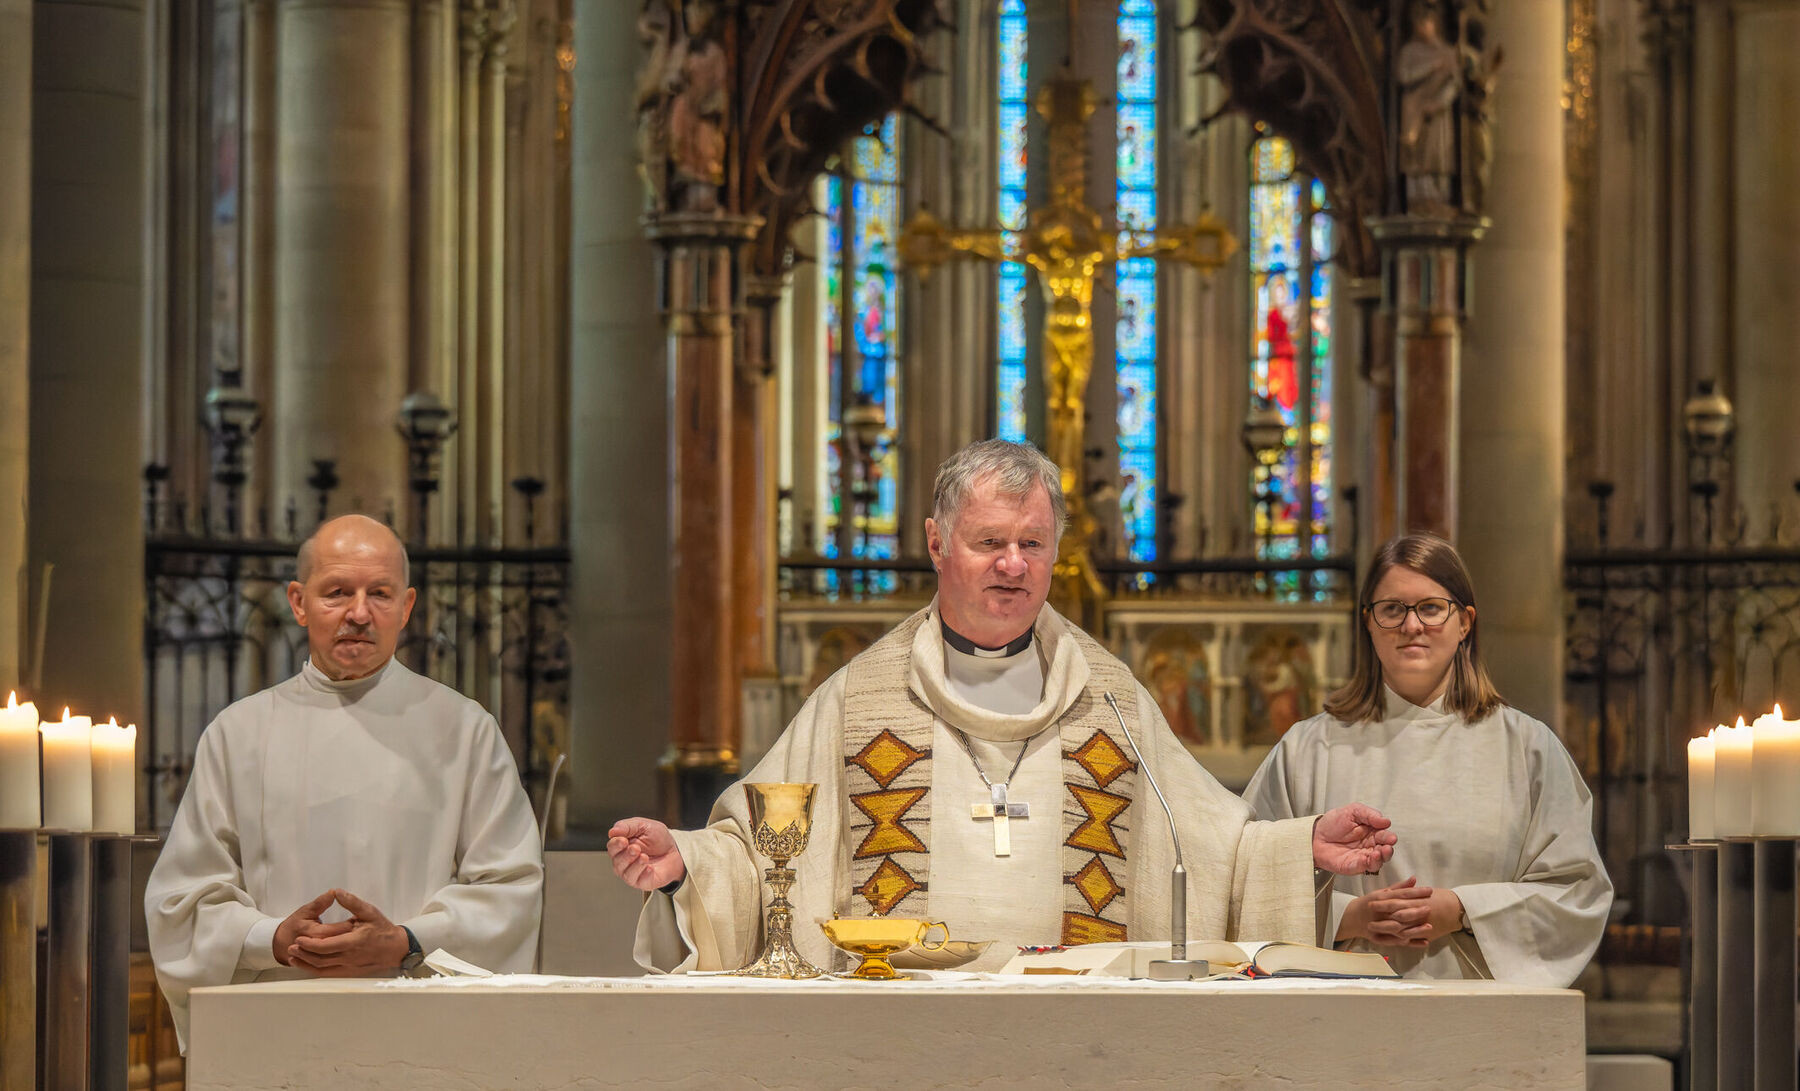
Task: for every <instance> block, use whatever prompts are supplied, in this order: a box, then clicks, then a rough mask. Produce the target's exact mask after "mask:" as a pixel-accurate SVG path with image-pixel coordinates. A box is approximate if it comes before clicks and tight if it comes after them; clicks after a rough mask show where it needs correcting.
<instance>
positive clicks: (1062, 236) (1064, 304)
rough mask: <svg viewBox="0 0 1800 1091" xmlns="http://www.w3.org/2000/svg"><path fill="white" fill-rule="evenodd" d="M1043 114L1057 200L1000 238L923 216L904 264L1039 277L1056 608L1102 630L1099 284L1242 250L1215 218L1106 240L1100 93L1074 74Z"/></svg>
mask: <svg viewBox="0 0 1800 1091" xmlns="http://www.w3.org/2000/svg"><path fill="white" fill-rule="evenodd" d="M1036 108H1037V111H1038V113H1039V114H1040V115H1041V116H1042V117H1043V118H1044V120H1045V121H1046V122H1047V132H1048V146H1049V167H1050V169H1049V172H1048V173H1049V179H1050V200H1049V201H1048V203H1045V204H1042V205H1039V206H1037V207H1035V208H1033V209H1031V210H1030V211H1029V212H1028V213H1027V216H1026V222H1025V229H1024V230H1023V231H1019V232H1002V231H996V230H992V229H983V228H962V227H952V226H947V225H945V224H944V223H943V222H942V221H940V220H938V219H937V218H936V217H934V216H933V215H932V214H931V213H930V211H928V210H926V209H923V208H921V209H920V210H919V212H918V213H917V214H916V215H915V216H914V217H913V218H912V219H911V220H910V221H909V222H908V223H907V224H906V225H905V227H903V228H902V229H901V234H900V243H899V251H900V258H901V261H902V262H903V263H905V264H906V265H908V266H910V267H912V268H914V269H916V270H918V272H919V275H920V277H921V279H924V278H927V277H929V275H930V273H931V270H932V269H934V268H935V267H937V266H938V265H940V264H942V263H944V262H946V261H950V260H953V259H955V258H956V257H958V256H960V255H968V256H970V257H974V258H980V259H982V260H985V261H992V262H1019V263H1022V264H1024V265H1028V266H1030V267H1031V268H1032V270H1033V271H1034V272H1035V273H1036V274H1037V282H1038V289H1039V290H1040V291H1041V292H1042V293H1043V296H1044V332H1043V340H1042V344H1043V367H1044V403H1045V410H1046V413H1045V417H1046V431H1047V433H1048V434H1047V436H1046V442H1045V445H1044V446H1045V453H1046V454H1048V455H1049V456H1050V458H1051V460H1052V461H1054V462H1055V463H1056V465H1057V467H1058V468H1059V469H1060V470H1061V471H1062V486H1063V494H1064V496H1066V497H1067V498H1068V506H1069V524H1070V529H1071V531H1072V532H1073V533H1070V534H1068V535H1066V536H1065V537H1064V538H1063V542H1062V546H1061V549H1060V552H1059V554H1058V557H1057V562H1056V574H1055V583H1056V592H1055V594H1054V595H1053V596H1052V598H1053V601H1055V602H1056V603H1057V605H1058V606H1059V607H1060V608H1062V609H1064V610H1066V611H1069V612H1070V613H1071V614H1072V615H1074V616H1076V617H1078V618H1079V619H1081V620H1082V621H1083V622H1084V623H1085V624H1089V625H1093V624H1096V623H1097V622H1098V605H1099V603H1100V600H1101V599H1102V598H1103V597H1104V594H1105V592H1104V589H1103V588H1102V587H1101V585H1100V581H1099V577H1098V576H1097V575H1096V574H1095V572H1094V567H1093V561H1092V557H1091V549H1092V545H1093V542H1094V535H1095V531H1096V525H1095V522H1094V519H1093V517H1092V516H1091V515H1090V514H1089V513H1088V510H1087V504H1086V502H1085V499H1084V491H1083V489H1082V487H1081V486H1082V481H1081V467H1082V456H1081V451H1082V440H1083V433H1084V430H1085V422H1084V420H1083V417H1084V409H1085V407H1086V403H1087V388H1088V380H1089V379H1090V378H1091V377H1092V375H1093V370H1094V320H1093V304H1094V281H1095V278H1096V276H1097V275H1098V274H1099V272H1100V270H1101V269H1103V268H1106V267H1108V266H1111V265H1113V264H1114V263H1116V262H1119V261H1122V260H1124V259H1126V258H1136V257H1164V258H1167V259H1169V260H1171V261H1177V262H1181V263H1183V264H1186V265H1191V266H1193V267H1195V268H1198V269H1201V270H1203V271H1207V272H1210V271H1211V270H1213V269H1216V268H1217V267H1218V266H1220V265H1222V264H1224V262H1225V260H1226V259H1227V258H1229V257H1230V256H1231V254H1232V252H1233V251H1234V250H1236V248H1237V241H1236V240H1235V239H1233V238H1232V237H1231V233H1230V232H1229V231H1228V230H1227V229H1226V228H1225V225H1224V224H1223V223H1221V222H1219V221H1218V220H1217V219H1216V218H1215V217H1213V216H1211V215H1210V214H1207V215H1204V216H1202V217H1201V218H1200V219H1199V220H1197V221H1195V222H1194V223H1190V224H1180V225H1176V226H1173V227H1170V228H1165V229H1162V230H1159V231H1157V232H1154V233H1139V232H1136V231H1130V232H1128V233H1127V234H1126V237H1124V238H1121V233H1120V232H1119V231H1116V230H1115V231H1111V232H1108V231H1107V230H1106V229H1105V228H1104V226H1103V224H1102V221H1101V218H1100V213H1099V212H1098V211H1096V210H1095V209H1093V208H1092V207H1090V206H1089V204H1088V202H1087V162H1088V160H1087V155H1088V150H1087V123H1088V120H1089V119H1090V118H1091V117H1093V114H1094V108H1095V99H1094V88H1093V84H1091V83H1090V82H1088V81H1087V80H1081V79H1076V78H1075V77H1074V76H1073V75H1072V74H1070V73H1069V72H1068V71H1067V70H1065V71H1063V72H1061V73H1059V74H1058V75H1057V76H1056V77H1055V78H1053V79H1051V80H1049V81H1047V82H1046V83H1045V84H1044V85H1043V87H1041V88H1040V89H1039V91H1038V95H1037V100H1036Z"/></svg>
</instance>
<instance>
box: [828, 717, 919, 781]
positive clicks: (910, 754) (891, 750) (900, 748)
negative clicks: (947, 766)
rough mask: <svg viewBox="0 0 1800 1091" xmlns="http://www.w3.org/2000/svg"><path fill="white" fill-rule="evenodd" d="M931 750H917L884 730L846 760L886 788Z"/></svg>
mask: <svg viewBox="0 0 1800 1091" xmlns="http://www.w3.org/2000/svg"><path fill="white" fill-rule="evenodd" d="M930 753H931V752H930V751H929V750H915V749H913V748H912V747H910V746H908V745H906V743H904V742H902V741H901V740H900V737H899V736H898V735H895V734H894V733H893V732H892V731H883V732H882V733H881V734H879V735H877V736H875V737H874V738H872V739H870V740H869V743H868V745H867V746H864V747H863V748H862V749H861V750H858V751H857V752H856V753H855V755H853V756H851V757H849V758H846V759H845V760H846V761H848V762H850V763H851V764H853V765H859V766H861V767H862V770H863V772H865V773H867V774H869V776H870V777H871V778H873V779H874V781H875V783H877V784H879V785H881V786H882V787H883V788H886V787H887V786H888V785H890V784H892V783H894V778H895V777H897V776H899V775H900V774H901V773H904V772H906V771H907V770H908V769H910V768H911V767H912V764H913V762H915V761H918V760H919V759H920V758H923V757H927V756H928V755H929V754H930Z"/></svg>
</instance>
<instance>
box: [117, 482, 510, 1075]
mask: <svg viewBox="0 0 1800 1091" xmlns="http://www.w3.org/2000/svg"><path fill="white" fill-rule="evenodd" d="M296 568H297V571H296V575H297V576H298V578H297V579H295V580H294V581H293V582H292V583H290V584H288V588H287V594H288V604H289V606H291V607H292V609H293V611H294V618H295V620H296V621H298V622H299V623H300V625H301V626H302V627H303V628H305V630H306V643H307V650H308V652H309V655H308V657H307V660H306V662H305V663H304V664H303V665H302V666H301V668H300V672H299V673H298V674H296V675H295V676H294V677H292V678H290V679H288V680H287V681H285V682H282V683H281V684H280V685H277V686H273V687H271V688H269V689H266V690H263V691H262V692H261V693H257V694H253V695H252V696H249V697H246V698H244V699H243V700H241V701H238V702H236V703H235V704H233V705H231V706H230V707H228V708H226V709H225V711H223V712H221V713H219V716H218V718H217V719H215V720H214V721H213V722H212V724H211V725H210V726H208V727H207V729H206V731H205V732H204V733H202V734H201V736H200V743H199V746H198V748H197V750H196V753H195V755H194V772H193V778H192V779H191V780H190V781H189V782H188V787H187V793H186V794H185V795H184V796H182V800H181V809H180V810H179V811H177V812H176V815H175V822H174V825H173V826H171V827H170V829H169V839H168V841H167V842H166V843H165V844H164V846H163V850H162V854H161V856H160V857H158V859H157V861H156V868H155V870H153V871H152V872H151V873H150V881H149V884H148V886H147V887H146V889H145V892H144V914H145V918H146V920H147V921H148V923H149V931H150V955H151V958H152V960H153V961H154V962H155V964H156V976H157V979H158V980H159V981H160V982H161V984H162V988H163V992H164V993H165V994H166V995H167V996H168V998H169V1008H170V1010H171V1011H172V1012H173V1013H174V1016H175V1029H176V1032H177V1033H178V1034H179V1035H180V1038H181V1042H182V1048H183V1050H184V1051H185V1050H186V1048H187V1039H188V992H189V991H190V990H192V989H195V988H198V987H200V986H202V985H226V984H232V983H235V982H240V981H255V980H258V979H261V978H268V977H309V976H321V977H353V976H355V977H367V976H378V975H391V974H395V973H398V972H400V971H402V970H411V969H414V968H415V967H417V966H418V965H419V963H420V961H421V960H422V959H423V957H424V954H425V952H427V951H431V950H433V949H435V948H438V947H442V948H444V949H446V950H448V951H450V952H451V953H452V954H455V955H458V956H460V957H462V958H465V959H468V960H470V961H472V962H475V963H478V964H481V965H483V966H487V967H489V968H491V969H495V970H529V969H531V964H532V958H533V956H534V954H535V952H536V949H537V933H538V920H539V917H540V910H541V907H542V893H543V879H544V860H543V848H542V846H541V844H540V843H539V840H538V830H537V823H536V822H535V821H534V820H533V819H532V815H531V805H530V804H529V803H528V802H527V801H526V799H525V792H524V789H523V788H521V787H520V785H519V772H518V769H517V767H516V766H515V765H514V764H513V757H512V751H510V750H508V749H507V746H506V741H505V740H504V739H502V738H501V737H500V730H499V727H498V726H497V725H496V724H495V723H494V718H493V717H492V716H490V715H488V714H487V712H486V711H484V710H483V709H482V707H481V706H480V705H478V704H476V703H475V702H474V701H471V700H469V699H468V698H466V697H464V696H462V695H461V694H458V693H457V692H456V691H455V690H452V689H450V688H449V687H448V686H444V685H440V684H439V683H437V682H434V681H432V680H431V679H429V678H422V677H420V676H419V675H416V674H414V673H413V672H412V671H409V670H407V669H406V667H405V666H404V665H402V664H401V663H400V662H399V661H398V660H396V659H395V658H394V649H395V647H396V646H397V645H398V644H399V642H400V633H401V631H402V630H403V629H405V628H406V621H407V619H408V618H409V617H410V616H411V615H412V607H413V599H414V595H415V592H414V590H413V588H412V587H410V586H408V580H407V575H408V573H407V560H406V548H405V547H404V546H403V545H401V543H400V539H399V538H398V537H397V536H396V535H395V534H394V532H393V531H392V530H391V529H390V528H388V527H387V526H386V525H384V524H382V523H378V522H376V521H375V520H373V519H370V518H367V517H366V516H362V515H345V516H341V517H339V518H337V519H333V520H331V521H330V522H328V523H326V524H325V525H324V526H321V527H320V528H319V529H318V531H317V532H316V533H315V534H314V535H313V536H312V537H311V538H309V539H307V541H306V544H305V545H302V546H301V547H300V553H299V556H298V558H297V565H296Z"/></svg>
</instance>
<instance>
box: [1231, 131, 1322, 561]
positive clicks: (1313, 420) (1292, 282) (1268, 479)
mask: <svg viewBox="0 0 1800 1091" xmlns="http://www.w3.org/2000/svg"><path fill="white" fill-rule="evenodd" d="M1250 179H1251V181H1250V297H1251V300H1252V317H1251V323H1252V325H1251V346H1252V353H1253V355H1252V358H1251V361H1250V386H1251V394H1252V396H1253V397H1257V398H1265V399H1267V400H1268V402H1269V403H1270V404H1271V405H1273V406H1274V407H1275V409H1276V410H1277V411H1278V412H1279V413H1280V414H1281V420H1282V423H1283V424H1284V425H1285V426H1286V433H1285V435H1284V437H1283V441H1282V447H1281V450H1280V452H1279V456H1278V457H1277V458H1276V459H1275V461H1274V464H1273V465H1271V466H1269V467H1267V468H1265V467H1262V466H1258V467H1257V468H1256V469H1255V470H1254V471H1252V472H1253V474H1254V478H1253V480H1252V481H1251V496H1252V498H1253V502H1254V503H1255V505H1256V533H1257V552H1258V555H1259V556H1264V557H1273V558H1287V557H1298V556H1303V555H1309V556H1315V557H1317V556H1325V555H1327V554H1329V553H1330V551H1331V542H1330V532H1331V521H1332V497H1331V492H1332V490H1331V479H1332V464H1331V456H1332V435H1331V399H1332V389H1331V349H1332V336H1333V326H1332V317H1333V315H1332V296H1331V253H1332V245H1333V243H1332V231H1333V227H1334V225H1333V223H1332V219H1331V212H1330V209H1329V206H1328V204H1327V202H1326V199H1325V186H1324V184H1323V183H1321V182H1320V181H1319V180H1318V179H1316V178H1311V177H1308V176H1307V175H1306V174H1305V173H1304V172H1302V171H1299V170H1297V169H1296V166H1295V162H1294V150H1293V146H1292V145H1291V144H1289V143H1288V142H1287V141H1286V140H1285V139H1282V138H1281V137H1277V136H1262V137H1259V138H1258V139H1257V140H1256V141H1255V143H1253V144H1252V145H1251V153H1250ZM1300 582H1301V581H1300V579H1299V576H1298V575H1297V574H1293V573H1289V574H1286V575H1285V577H1284V578H1283V579H1281V580H1278V581H1277V588H1278V590H1280V591H1281V592H1283V593H1284V594H1286V595H1289V596H1298V595H1299V593H1300Z"/></svg>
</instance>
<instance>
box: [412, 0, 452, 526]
mask: <svg viewBox="0 0 1800 1091" xmlns="http://www.w3.org/2000/svg"><path fill="white" fill-rule="evenodd" d="M457 25H458V20H457V15H456V4H455V0H420V2H419V3H417V4H416V5H415V6H414V8H413V16H412V35H411V55H412V85H411V89H410V101H411V107H412V119H411V126H410V128H411V134H410V137H411V141H412V188H411V196H412V201H411V218H412V222H411V224H410V225H409V228H410V231H411V238H410V246H411V262H412V283H411V290H412V291H411V299H410V306H409V312H408V318H409V323H408V331H407V345H408V348H409V349H410V350H411V354H410V357H409V359H408V361H407V375H406V392H407V393H409V394H410V393H412V392H413V391H429V392H430V393H433V394H436V395H437V396H438V397H440V398H442V399H443V400H444V402H445V403H446V404H454V403H455V400H456V393H457V390H456V382H455V374H456V373H455V370H454V368H455V364H456V347H457V297H456V287H457V282H456V268H457V266H456V261H457V235H456V223H457V221H456V192H457V185H458V182H459V181H460V175H459V174H458V167H459V166H460V163H459V161H458V158H457V155H456V122H457V117H458V110H457V106H458V102H457V99H456V95H455V91H456V73H457ZM453 442H456V443H458V446H457V447H456V448H453V450H452V452H451V455H452V457H450V458H448V459H446V460H445V462H446V463H447V464H449V465H453V464H454V463H455V456H456V455H459V454H460V453H461V446H460V441H453ZM447 468H448V467H447ZM454 496H455V492H454V490H453V489H445V488H443V487H442V485H440V488H439V493H438V497H437V498H436V501H435V502H434V503H433V504H432V505H431V507H430V509H429V511H430V514H429V516H428V522H429V523H430V526H429V527H410V526H409V528H408V529H409V532H410V535H411V537H410V539H409V540H417V541H426V542H446V541H453V540H454V539H455V537H456V529H455V528H456V521H455V520H456V505H455V504H454V503H453V502H451V498H453V497H454ZM402 510H403V513H404V516H405V518H406V519H407V521H408V523H409V524H410V523H411V521H412V520H414V519H415V518H416V516H415V514H414V512H415V510H416V509H415V506H414V505H413V504H412V503H411V501H410V499H409V501H408V502H407V503H406V504H405V505H403V508H402Z"/></svg>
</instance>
